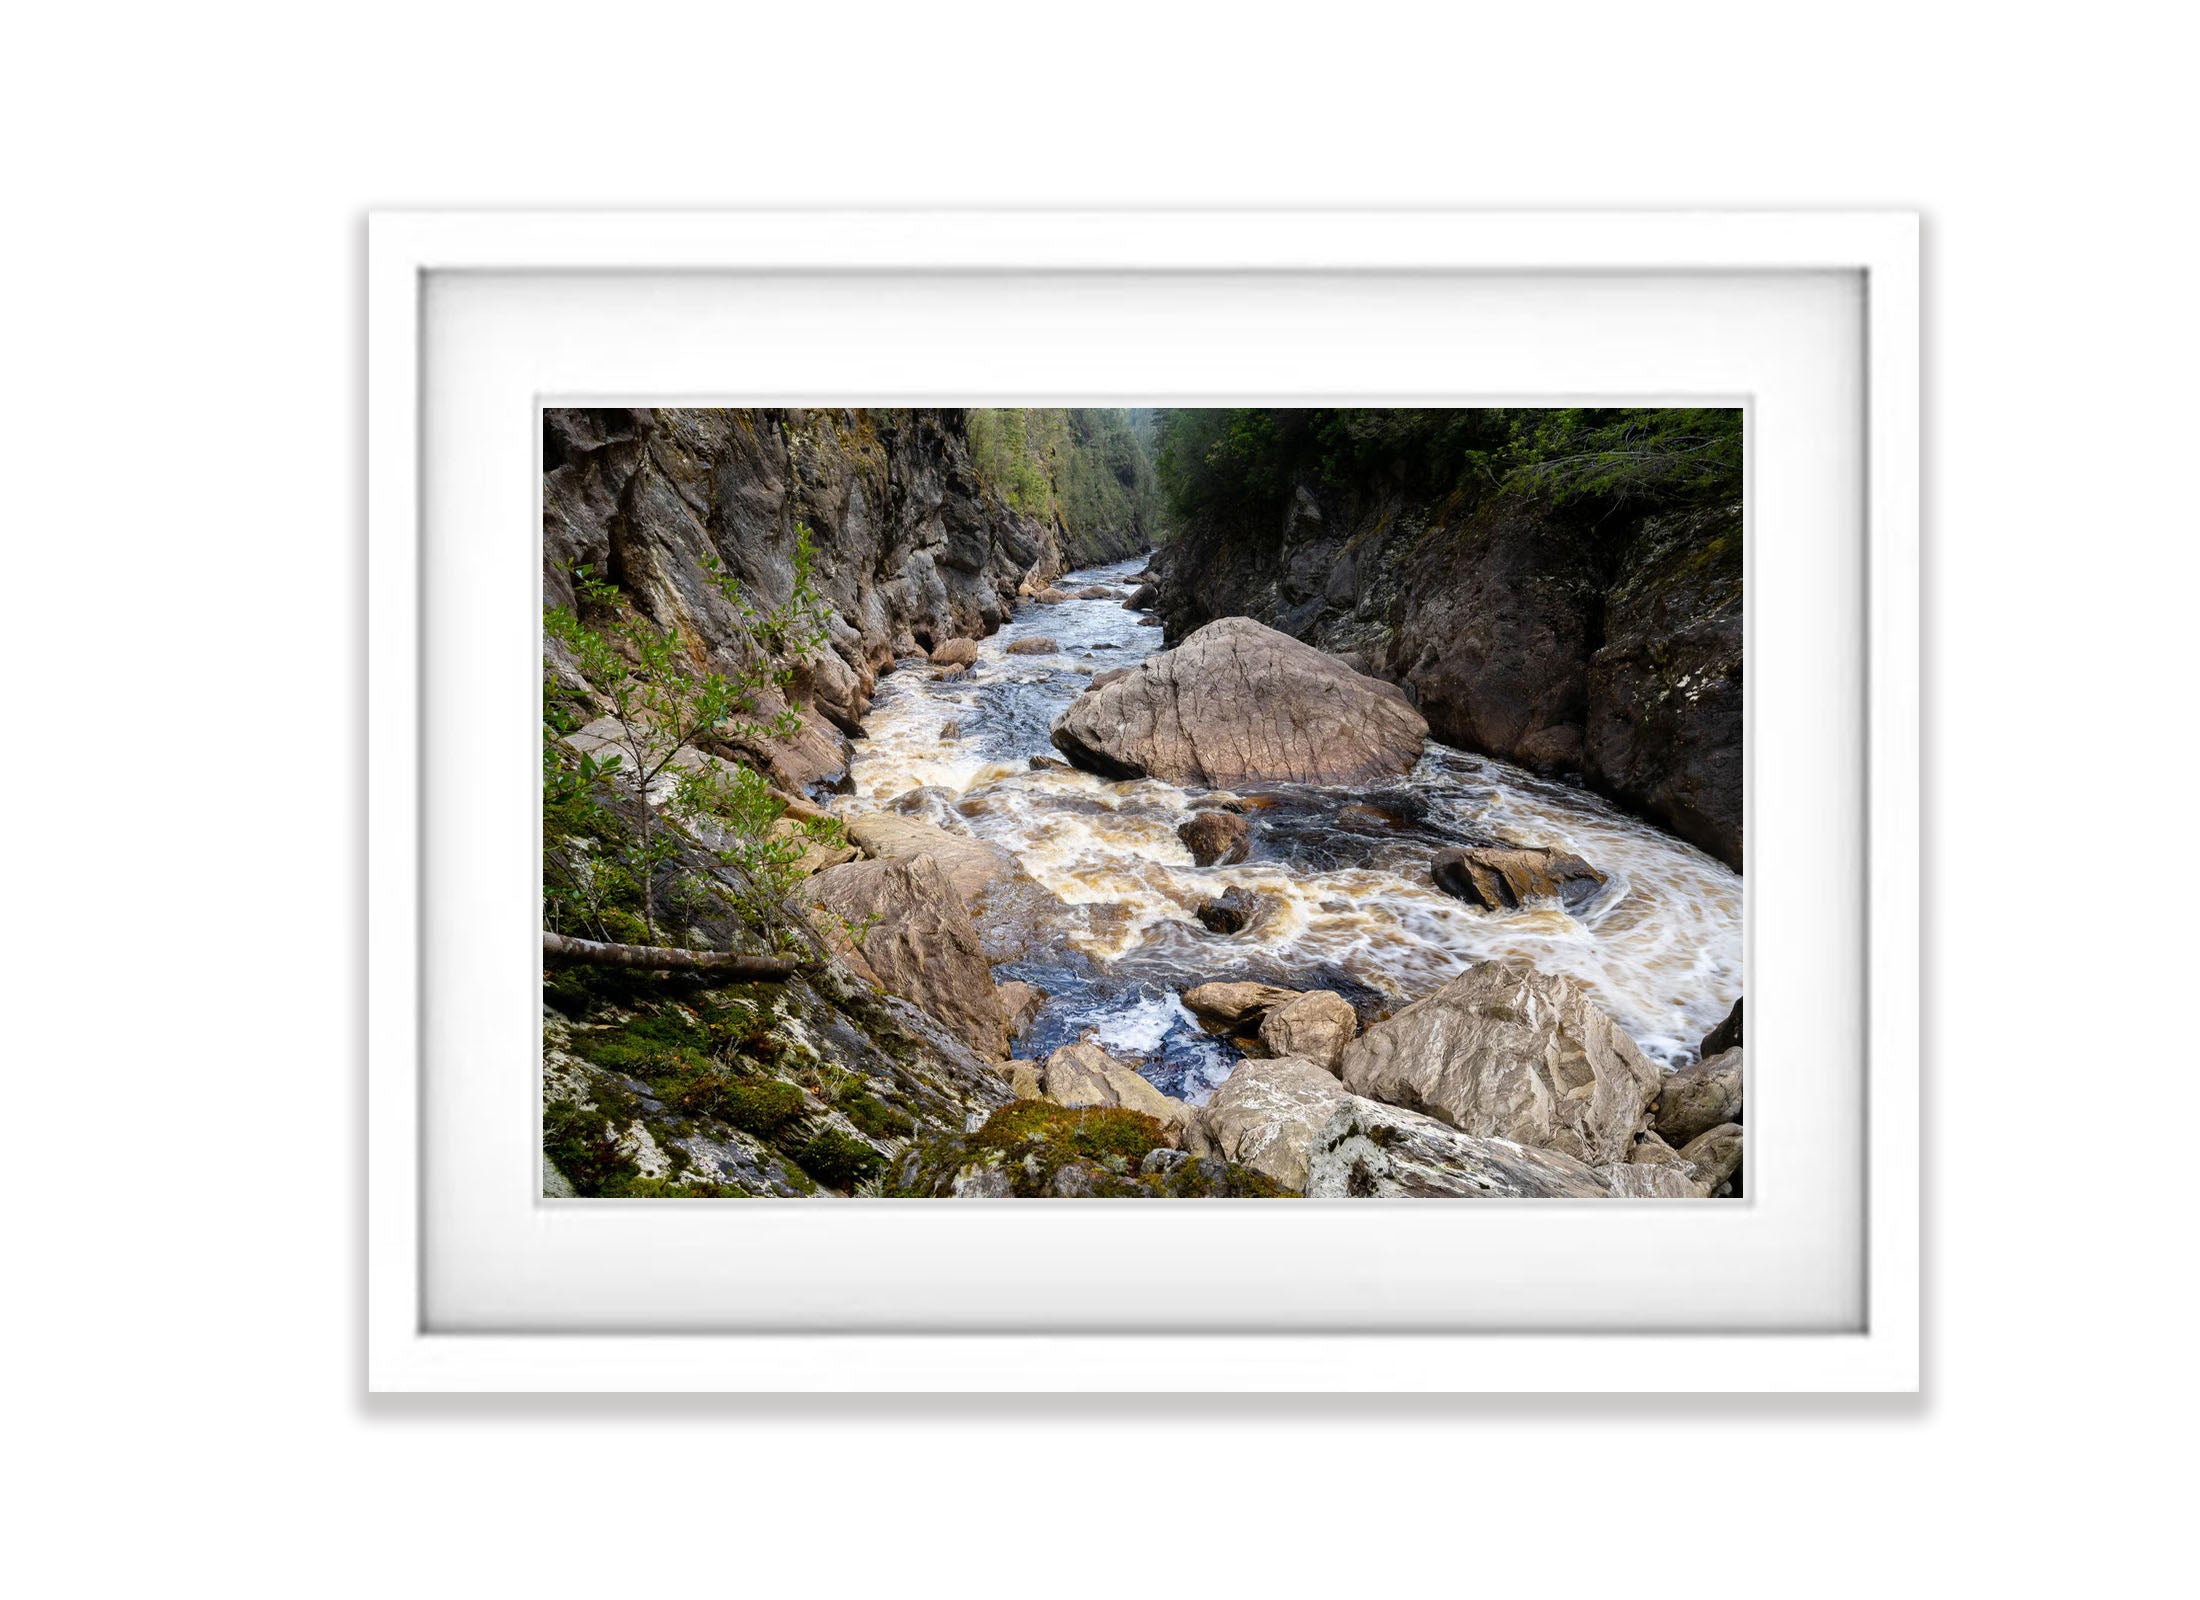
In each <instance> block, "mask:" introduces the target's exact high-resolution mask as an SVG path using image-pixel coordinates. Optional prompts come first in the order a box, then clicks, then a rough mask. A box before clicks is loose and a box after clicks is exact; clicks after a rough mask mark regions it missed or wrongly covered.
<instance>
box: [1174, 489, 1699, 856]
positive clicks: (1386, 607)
mask: <svg viewBox="0 0 2200 1600" xmlns="http://www.w3.org/2000/svg"><path fill="white" fill-rule="evenodd" d="M1155 587H1156V600H1155V604H1156V606H1157V608H1158V609H1159V610H1160V612H1161V614H1162V616H1163V617H1164V618H1165V619H1166V622H1167V625H1168V629H1169V637H1170V638H1172V639H1174V638H1177V637H1180V636H1181V635H1183V634H1185V633H1187V632H1189V631H1190V630H1192V629H1194V628H1196V627H1198V626H1200V625H1201V624H1203V623H1206V622H1209V621H1212V620H1214V619H1215V618H1218V617H1226V616H1234V615H1243V616H1250V617H1254V618H1257V619H1258V620H1260V621H1262V622H1266V623H1268V624H1269V625H1271V626H1272V627H1276V628H1279V629H1282V630H1283V631H1284V632H1287V633H1290V634H1293V635H1295V636H1296V637H1298V638H1301V639H1304V640H1306V641H1307V642H1308V643H1310V644H1314V645H1316V646H1318V647H1320V648H1321V649H1324V650H1329V651H1333V652H1335V653H1337V654H1339V655H1342V656H1344V657H1345V658H1346V659H1347V660H1348V661H1349V662H1350V663H1351V664H1352V665H1353V666H1355V667H1358V668H1359V669H1360V670H1362V671H1366V672H1370V673H1373V674H1375V675H1377V676H1380V677H1385V678H1389V679H1390V680H1392V681H1393V682H1396V683H1398V684H1399V685H1401V686H1402V687H1403V688H1404V689H1405V690H1406V691H1407V693H1408V694H1409V695H1411V696H1412V697H1413V700H1414V703H1415V704H1416V705H1417V706H1418V707H1419V709H1420V711H1421V713H1422V714H1423V715H1424V716H1425V717H1426V718H1427V719H1428V722H1429V727H1430V730H1431V733H1432V734H1433V736H1434V737H1436V738H1438V739H1441V740H1443V741H1444V742H1446V743H1448V744H1455V745H1459V746H1461V747H1463V748H1466V749H1471V750H1478V751H1482V752H1484V753H1486V754H1489V755H1494V756H1498V757H1500V758H1502V759H1504V760H1507V761H1513V762H1517V763H1518V764H1520V765H1522V766H1525V767H1529V768H1531V769H1533V770H1535V771H1537V772H1542V773H1547V774H1552V775H1556V776H1562V777H1569V778H1578V779H1581V780H1583V781H1585V782H1587V783H1588V784H1589V785H1591V786H1592V787H1594V788H1596V789H1597V790H1599V791H1601V792H1602V793H1604V794H1607V795H1609V796H1610V797H1611V798H1613V799H1614V800H1617V801H1618V802H1620V803H1621V804H1623V805H1625V806H1627V807H1628V808H1629V809H1630V810H1633V811H1635V812H1637V813H1638V814H1639V815H1642V816H1644V817H1647V818H1648V819H1650V820H1651V821H1653V822H1656V823H1658V824H1659V825H1660V826H1662V827H1664V828H1667V829H1669V830H1670V831H1672V832H1673V833H1675V834H1677V835H1679V836H1680V837H1681V838H1683V839H1686V840H1687V841H1689V842H1690V843H1691V844H1694V845H1696V846H1697V847H1698V848H1700V849H1702V850H1705V851H1707V852H1709V853H1710V854H1712V855H1714V856H1717V857H1718V858H1719V859H1720V860H1722V861H1724V862H1726V863H1727V864H1728V865H1729V866H1732V867H1734V868H1735V869H1736V870H1737V871H1738V870H1740V868H1741V865H1742V508H1741V506H1740V505H1739V504H1733V505H1718V506H1711V507H1695V508H1691V509H1687V510H1681V511H1666V512H1662V513H1633V514H1629V513H1625V512H1620V513H1614V512H1612V511H1611V510H1610V509H1609V508H1604V509H1602V510H1599V509H1597V508H1593V507H1588V506H1576V507H1559V506H1556V505H1553V504H1551V503H1549V502H1548V501H1545V500H1541V499H1538V498H1534V497H1530V496H1522V495H1518V494H1502V493H1493V494H1488V495H1482V496H1476V495H1472V494H1467V493H1459V492H1454V493H1451V494H1447V495H1444V496H1441V497H1437V496H1429V495H1415V494H1413V493H1411V492H1407V491H1398V490H1391V491H1385V490H1383V489H1381V488H1379V487H1376V488H1369V487H1366V486H1364V485H1363V486H1353V487H1340V486H1338V485H1337V484H1334V483H1331V482H1328V481H1325V480H1323V479H1322V478H1320V477H1319V476H1316V475H1312V474H1309V475H1307V476H1306V477H1304V478H1302V480H1301V481H1299V482H1298V483H1297V484H1296V485H1295V486H1294V488H1293V490H1292V492H1291V493H1290V494H1289V495H1288V496H1287V497H1286V501H1285V504H1284V506H1283V508H1282V509H1281V511H1280V512H1277V513H1274V514H1269V513H1266V512H1259V513H1255V512H1245V511H1240V512H1235V513H1231V512H1211V513H1208V514H1204V515H1194V516H1190V517H1186V518H1184V519H1183V520H1182V522H1181V523H1180V526H1179V527H1178V529H1177V531H1176V533H1175V535H1174V537H1173V538H1172V539H1171V541H1170V542H1169V543H1168V544H1167V545H1166V546H1164V547H1163V549H1162V551H1161V554H1160V556H1159V557H1158V558H1157V560H1156V562H1155Z"/></svg>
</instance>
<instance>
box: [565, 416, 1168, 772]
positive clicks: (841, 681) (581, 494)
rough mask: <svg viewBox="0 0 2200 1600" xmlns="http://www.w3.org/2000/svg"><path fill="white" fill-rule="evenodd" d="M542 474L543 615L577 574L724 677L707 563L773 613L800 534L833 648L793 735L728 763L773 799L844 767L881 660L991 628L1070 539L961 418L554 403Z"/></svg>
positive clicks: (730, 624)
mask: <svg viewBox="0 0 2200 1600" xmlns="http://www.w3.org/2000/svg"><path fill="white" fill-rule="evenodd" d="M543 466H544V478H543V485H544V487H543V597H544V600H545V602H546V603H548V604H552V605H558V606H568V607H569V606H571V605H572V604H573V579H572V573H573V571H574V569H575V568H577V567H580V566H586V567H588V568H590V569H591V570H592V571H594V572H595V573H597V574H599V575H602V576H607V577H608V578H609V579H610V580H611V581H612V582H614V583H616V584H617V585H618V586H619V587H620V588H621V589H622V590H623V591H625V593H626V594H627V596H628V597H629V598H630V599H631V600H632V601H633V603H634V604H635V606H636V607H637V609H639V610H640V611H642V612H643V613H644V614H646V615H647V616H648V617H649V618H650V619H651V620H652V621H654V622H656V623H657V624H659V625H660V626H663V627H666V628H670V629H673V630H675V631H676V632H678V633H679V634H680V636H681V637H682V638H683V639H685V640H686V641H687V642H688V644H689V645H690V647H691V648H692V649H693V650H694V651H696V652H697V653H698V654H699V656H701V657H703V658H705V659H707V660H708V661H709V662H710V663H711V665H713V666H715V667H719V668H722V669H730V668H732V667H734V666H736V665H738V659H737V657H738V650H739V648H740V646H739V640H740V639H741V638H742V637H743V635H742V631H741V629H740V627H739V625H738V617H737V614H736V613H735V612H734V611H733V610H732V608H731V607H730V606H729V605H728V604H727V602H726V601H725V600H724V599H723V598H722V596H721V595H720V594H719V593H718V591H717V588H716V586H715V585H714V584H713V582H712V581H711V571H710V564H711V563H712V562H716V563H718V564H720V565H721V567H722V569H723V570H724V571H726V572H728V573H730V574H731V575H732V576H733V577H734V578H736V579H737V580H738V581H739V583H740V584H741V586H742V589H743V591H744V592H746V593H748V594H750V595H753V596H754V597H755V599H756V601H757V603H759V604H762V605H771V604H776V603H778V602H780V601H783V600H784V599H785V598H786V597H787V595H788V593H789V591H790V589H791V587H792V585H793V582H794V559H795V549H796V539H797V533H796V530H797V527H798V525H799V526H802V527H806V528H808V529H809V531H810V534H811V537H812V542H813V543H814V545H815V547H816V551H817V565H816V574H815V576H816V581H817V583H818V586H819V587H820V588H821V589H822V590H823V592H824V593H825V595H826V596H827V598H828V599H829V601H830V603H831V606H832V616H831V618H830V621H829V628H830V637H829V641H828V642H829V645H830V649H829V650H828V651H826V652H823V653H821V654H820V656H819V657H818V658H817V659H816V660H814V661H813V662H811V663H810V664H808V665H807V666H806V667H805V668H804V670H803V672H802V674H801V676H800V678H799V679H798V681H797V682H796V684H795V685H794V699H795V702H796V709H797V710H798V712H799V713H800V715H801V716H802V718H803V728H802V731H801V732H800V733H798V734H797V735H795V736H794V737H793V738H792V739H789V740H783V741H770V742H769V743H767V744H765V745H762V746H758V747H755V748H750V749H745V750H741V751H737V752H729V753H734V754H739V755H742V756H745V757H747V758H748V759H751V760H754V761H756V762H757V763H758V764H759V765H762V766H764V767H766V768H767V769H768V770H769V771H770V773H771V775H772V777H773V778H774V779H775V780H777V781H779V782H781V783H782V784H784V785H785V786H787V787H788V788H790V789H797V790H800V789H808V788H814V787H815V786H817V785H819V784H821V783H829V782H831V781H833V780H835V779H837V778H838V777H839V776H840V775H841V774H842V773H844V772H845V771H846V767H847V748H846V739H847V736H849V735H851V734H855V733H857V732H858V731H859V729H860V720H861V718H862V716H863V714H864V712H865V711H866V710H867V709H868V707H869V705H870V699H871V694H872V692H873V690H874V688H875V687H876V684H877V680H878V677H879V675H880V674H881V673H882V672H884V671H886V670H887V669H889V668H890V666H891V665H892V663H893V662H894V661H895V660H896V659H897V658H905V657H909V656H914V655H920V654H922V653H924V652H925V651H928V650H930V649H932V648H933V647H934V646H936V645H938V644H940V643H942V642H944V641H945V640H947V639H950V638H956V637H977V636H982V635H984V634H987V633H990V632H991V631H993V630H994V629H996V628H998V627H999V626H1000V625H1001V624H1002V623H1003V622H1004V621H1006V620H1007V619H1008V616H1009V614H1010V611H1011V608H1012V607H1013V605H1014V602H1015V600H1016V598H1017V596H1018V595H1019V594H1020V593H1026V594H1027V593H1030V592H1032V591H1033V590H1034V589H1039V588H1044V587H1045V585H1046V584H1047V583H1048V582H1049V581H1051V580H1052V579H1053V578H1054V577H1055V576H1057V575H1058V574H1059V573H1060V572H1061V571H1062V570H1063V568H1064V566H1065V565H1066V564H1067V560H1068V558H1067V557H1066V555H1065V535H1066V534H1067V533H1068V531H1069V530H1067V529H1066V528H1064V527H1062V526H1061V525H1059V523H1053V524H1050V523H1048V522H1045V521H1042V520H1040V519H1038V518H1036V517H1033V516H1030V515H1027V514H1025V513H1023V512H1020V511H1017V510H1015V509H1013V508H1012V507H1011V506H1010V505H1009V504H1008V503H1007V501H1006V500H1005V499H1004V498H1003V497H1002V496H1001V495H1000V494H999V493H997V492H995V491H994V490H993V489H992V488H991V487H989V486H988V485H987V484H986V483H985V482H984V481H983V480H982V479H981V477H980V475H979V473H978V470H977V468H976V466H975V464H974V463H973V460H972V456H971V449H970V435H969V419H968V414H967V413H965V412H963V411H960V410H954V409H903V410H883V409H864V410H803V409H796V408H773V409H727V408H712V409H707V410H706V409H693V410H689V409H657V410H639V409H617V410H613V409H588V410H582V409H556V410H550V411H546V412H545V413H544V417H543ZM1140 543H1142V534H1141V533H1140V532H1139V531H1138V530H1135V529H1131V528H1092V529H1079V530H1077V534H1076V538H1075V540H1074V544H1075V546H1076V548H1077V550H1078V551H1079V553H1081V554H1084V555H1088V556H1089V555H1090V554H1091V553H1093V552H1094V551H1099V552H1101V553H1103V554H1105V553H1114V554H1117V555H1130V554H1134V553H1135V551H1136V548H1137V547H1138V546H1139V545H1140ZM1117 545H1123V546H1126V548H1123V549H1120V550H1117V549H1115V546H1117ZM551 653H552V655H553V657H556V656H557V654H558V651H557V647H556V646H555V644H554V643H553V645H552V647H551ZM767 709H769V708H767Z"/></svg>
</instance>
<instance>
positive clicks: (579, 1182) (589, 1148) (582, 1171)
mask: <svg viewBox="0 0 2200 1600" xmlns="http://www.w3.org/2000/svg"><path fill="white" fill-rule="evenodd" d="M542 1153H543V1154H544V1155H545V1156H547V1157H549V1158H550V1160H551V1161H552V1162H554V1163H555V1164H556V1166H557V1169H558V1170H559V1171H560V1172H562V1173H564V1174H565V1176H566V1180H567V1181H568V1182H569V1183H571V1184H572V1185H573V1192H574V1193H575V1194H577V1195H583V1196H598V1195H604V1194H610V1193H616V1192H621V1191H622V1189H623V1186H624V1185H625V1184H627V1183H630V1182H632V1181H633V1180H634V1179H635V1178H636V1177H638V1176H639V1175H640V1169H639V1168H637V1167H636V1166H635V1164H634V1162H633V1160H632V1159H631V1158H630V1157H628V1156H626V1155H625V1154H623V1153H622V1152H621V1151H620V1149H619V1125H618V1124H616V1123H614V1122H613V1121H612V1119H611V1118H610V1117H609V1116H607V1115H605V1114H604V1112H602V1111H600V1110H597V1111H584V1110H582V1109H581V1108H580V1107H579V1106H577V1105H575V1104H573V1102H572V1101H570V1100H556V1101H552V1102H551V1103H550V1104H549V1105H546V1106H544V1107H543V1110H542Z"/></svg>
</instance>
